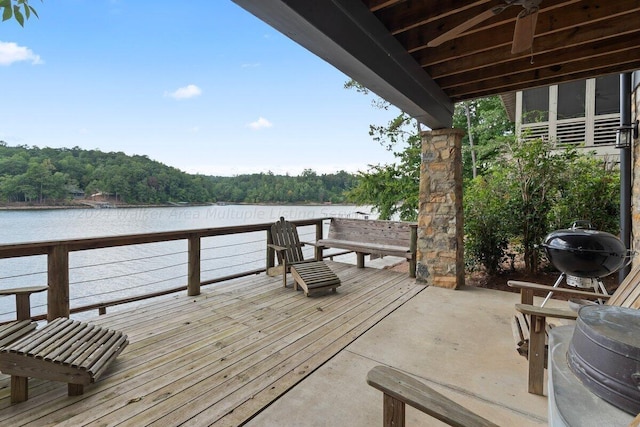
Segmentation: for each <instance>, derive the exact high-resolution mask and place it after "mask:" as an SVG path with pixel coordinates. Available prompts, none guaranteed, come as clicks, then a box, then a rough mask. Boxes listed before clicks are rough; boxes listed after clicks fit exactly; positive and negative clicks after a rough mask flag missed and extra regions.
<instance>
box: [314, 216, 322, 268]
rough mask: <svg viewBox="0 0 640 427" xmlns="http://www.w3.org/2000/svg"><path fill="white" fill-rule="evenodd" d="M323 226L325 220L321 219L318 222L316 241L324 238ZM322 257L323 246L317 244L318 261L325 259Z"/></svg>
mask: <svg viewBox="0 0 640 427" xmlns="http://www.w3.org/2000/svg"><path fill="white" fill-rule="evenodd" d="M322 226H323V220H320V221H318V222H317V223H316V242H317V241H318V240H320V239H322V237H323V231H322ZM322 257H323V253H322V246H316V261H322V259H323V258H322Z"/></svg>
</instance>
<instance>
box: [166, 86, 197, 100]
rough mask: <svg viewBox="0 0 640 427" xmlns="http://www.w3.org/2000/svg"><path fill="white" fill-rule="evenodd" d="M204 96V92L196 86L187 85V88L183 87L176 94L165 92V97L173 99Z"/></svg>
mask: <svg viewBox="0 0 640 427" xmlns="http://www.w3.org/2000/svg"><path fill="white" fill-rule="evenodd" d="M201 94H202V90H201V89H200V88H199V87H198V86H196V85H187V86H185V87H181V88H179V89H177V90H175V91H174V92H165V93H164V96H168V97H170V98H173V99H188V98H195V97H196V96H200V95H201Z"/></svg>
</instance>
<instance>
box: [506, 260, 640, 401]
mask: <svg viewBox="0 0 640 427" xmlns="http://www.w3.org/2000/svg"><path fill="white" fill-rule="evenodd" d="M508 284H509V286H511V287H513V288H518V289H520V304H516V310H517V311H518V312H520V313H522V314H523V315H525V316H526V317H527V322H526V325H528V327H529V329H528V334H527V335H528V343H526V346H527V347H526V355H527V358H528V360H529V393H534V394H539V395H542V394H543V388H544V368H545V358H546V357H547V356H546V355H547V351H546V335H547V318H555V319H570V320H575V319H576V318H577V316H578V313H577V312H575V311H574V310H571V309H569V308H567V309H559V308H547V307H538V306H535V305H533V297H534V294H535V293H541V294H544V293H547V292H549V289H550V286H547V285H540V284H537V283H529V282H520V281H509V282H508ZM553 292H554V293H558V294H564V295H567V296H572V297H577V298H581V299H591V300H597V299H601V300H604V301H605V304H607V305H612V306H618V307H629V308H640V266H637V267H635V268H634V269H633V270H632V271H631V272H630V273H629V274H628V275H627V277H626V278H625V279H624V281H623V282H622V283H621V284H620V286H618V288H617V289H616V291H615V292H614V293H613V294H612V295H602V294H599V293H595V292H585V291H579V290H574V289H566V288H554V289H553ZM523 338H524V336H523ZM522 352H524V351H521V353H522Z"/></svg>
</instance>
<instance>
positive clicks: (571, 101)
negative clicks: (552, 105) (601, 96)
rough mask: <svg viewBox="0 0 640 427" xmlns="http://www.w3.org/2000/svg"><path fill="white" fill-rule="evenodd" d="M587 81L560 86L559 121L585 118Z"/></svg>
mask: <svg viewBox="0 0 640 427" xmlns="http://www.w3.org/2000/svg"><path fill="white" fill-rule="evenodd" d="M586 88H587V83H586V81H585V80H580V81H577V82H569V83H562V84H559V85H558V120H562V119H575V118H577V117H584V101H585V92H586Z"/></svg>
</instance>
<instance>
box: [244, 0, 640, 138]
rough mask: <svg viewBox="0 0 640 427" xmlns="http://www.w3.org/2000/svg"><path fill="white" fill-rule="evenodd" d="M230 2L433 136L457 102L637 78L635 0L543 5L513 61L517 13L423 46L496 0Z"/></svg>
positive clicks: (639, 12)
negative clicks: (620, 76)
mask: <svg viewBox="0 0 640 427" xmlns="http://www.w3.org/2000/svg"><path fill="white" fill-rule="evenodd" d="M233 1H234V2H235V3H237V4H238V5H240V6H241V7H243V8H244V9H246V10H248V11H249V12H251V13H253V14H254V15H256V16H257V17H258V18H260V19H262V20H263V21H265V22H267V23H268V24H269V25H271V26H273V27H274V28H276V29H277V30H279V31H281V32H282V33H284V34H285V35H287V36H288V37H290V38H291V39H293V40H294V41H296V42H297V43H299V44H300V45H302V46H304V47H306V48H307V49H309V50H310V51H311V52H313V53H315V54H316V55H318V56H320V57H321V58H323V59H325V60H326V61H327V62H329V63H331V64H332V65H334V66H335V67H336V68H338V69H339V70H341V71H342V72H344V73H345V74H347V75H348V76H350V77H351V78H353V79H355V80H356V81H358V82H360V83H362V84H364V85H365V86H367V87H368V88H369V89H371V90H372V91H374V92H376V93H377V94H378V95H379V96H381V97H383V98H385V99H387V100H388V101H389V102H391V103H393V104H395V105H396V106H397V107H398V108H400V109H402V110H403V111H405V112H407V113H409V114H411V115H412V116H414V117H416V118H417V119H419V120H420V121H421V122H423V123H424V124H426V125H427V126H429V127H430V128H432V129H438V128H444V127H449V126H450V125H451V116H452V113H453V104H454V103H455V102H458V101H463V100H468V99H474V98H478V97H483V96H488V95H495V94H504V93H508V92H513V91H516V90H520V89H524V88H529V87H535V86H545V85H550V84H556V83H559V82H564V81H569V80H578V79H585V78H590V77H596V76H599V75H606V74H612V73H621V72H627V71H633V70H637V69H640V44H639V43H638V40H640V0H615V1H612V0H606V1H605V0H542V3H541V4H540V10H539V15H538V19H537V25H536V30H535V37H534V39H533V45H532V48H531V50H528V51H526V52H523V53H519V54H512V53H511V42H512V39H513V33H514V27H515V21H516V17H517V15H518V13H520V12H521V11H522V7H521V6H519V5H513V6H510V7H508V8H506V9H505V10H504V11H503V12H502V13H499V14H498V15H495V16H492V17H491V18H489V19H486V20H484V21H482V22H481V23H479V24H478V25H476V26H474V27H472V28H470V29H469V30H467V31H466V32H463V33H462V34H460V35H458V36H457V37H455V38H454V39H452V40H449V41H445V42H444V43H442V44H440V45H439V46H437V47H428V46H427V43H428V42H429V41H431V40H434V39H435V38H436V37H438V36H440V35H442V34H444V33H446V32H447V31H449V30H451V29H452V28H455V27H456V26H458V25H460V24H462V23H464V22H467V21H469V20H470V19H472V18H474V17H476V16H478V15H479V14H481V13H483V12H485V11H487V10H490V9H492V8H494V7H496V6H500V5H503V4H504V3H505V1H503V0H477V1H468V0H321V1H308V0H233ZM509 2H510V1H509Z"/></svg>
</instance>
